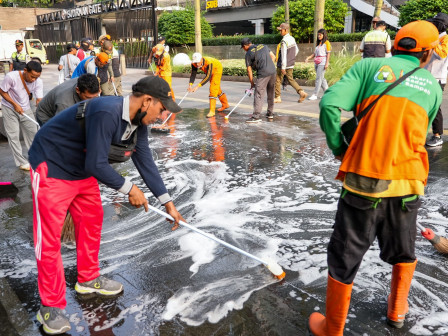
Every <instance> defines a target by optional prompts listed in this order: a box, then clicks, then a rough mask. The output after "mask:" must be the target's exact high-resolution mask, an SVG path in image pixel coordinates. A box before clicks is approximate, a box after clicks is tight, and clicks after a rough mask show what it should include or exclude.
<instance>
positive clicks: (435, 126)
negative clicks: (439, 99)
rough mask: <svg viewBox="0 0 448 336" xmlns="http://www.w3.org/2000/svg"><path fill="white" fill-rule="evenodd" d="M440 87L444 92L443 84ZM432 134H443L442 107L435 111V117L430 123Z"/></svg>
mask: <svg viewBox="0 0 448 336" xmlns="http://www.w3.org/2000/svg"><path fill="white" fill-rule="evenodd" d="M439 84H440V87H441V88H442V91H444V90H445V84H442V83H440V81H439ZM432 134H440V135H442V134H443V115H442V105H440V106H439V110H438V111H437V115H436V117H435V118H434V121H433V122H432Z"/></svg>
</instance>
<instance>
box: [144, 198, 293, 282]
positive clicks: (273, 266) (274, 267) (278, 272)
mask: <svg viewBox="0 0 448 336" xmlns="http://www.w3.org/2000/svg"><path fill="white" fill-rule="evenodd" d="M148 207H149V209H151V210H152V211H154V212H157V213H158V214H160V215H162V216H164V217H166V218H168V219H169V220H172V221H174V219H173V217H171V216H170V215H169V214H167V213H166V212H164V211H162V210H160V209H157V208H155V207H153V206H151V205H149V204H148ZM179 224H181V225H182V226H185V227H186V228H188V229H190V230H192V231H194V232H196V233H199V234H200V235H202V236H204V237H207V238H209V239H211V240H214V241H215V242H217V243H219V244H221V245H224V246H225V247H228V248H229V249H232V250H234V251H235V252H238V253H241V254H243V255H245V256H246V257H249V258H251V259H254V260H256V261H258V262H259V263H261V264H263V265H264V266H266V267H267V269H268V270H269V271H271V273H272V274H273V275H274V276H275V277H276V278H277V279H279V280H282V279H283V278H284V277H285V275H286V274H285V272H284V271H283V269H282V268H281V266H280V265H279V264H277V263H276V262H274V261H270V262H267V261H265V260H262V259H260V258H258V257H256V256H254V255H252V254H250V253H248V252H246V251H243V250H242V249H240V248H238V247H236V246H233V245H231V244H229V243H227V242H225V241H223V240H221V239H219V238H216V237H215V236H213V235H211V234H210V233H207V232H204V231H202V230H200V229H198V228H196V227H194V226H192V225H190V224H187V223H185V222H184V221H179Z"/></svg>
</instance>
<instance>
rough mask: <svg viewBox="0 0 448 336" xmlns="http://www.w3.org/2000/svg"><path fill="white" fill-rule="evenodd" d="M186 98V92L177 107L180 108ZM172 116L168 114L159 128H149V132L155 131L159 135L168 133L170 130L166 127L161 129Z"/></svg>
mask: <svg viewBox="0 0 448 336" xmlns="http://www.w3.org/2000/svg"><path fill="white" fill-rule="evenodd" d="M186 96H188V91H187V92H186V93H185V95H184V96H183V98H182V99H181V100H180V102H179V104H177V105H179V106H180V104H182V102H183V101H184V99H185V97H186ZM172 115H173V114H172V113H170V115H169V116H168V117H167V118H166V119H165V120H164V121H163V123H162V124H161V125H160V126H153V127H151V131H156V132H161V133H167V132H169V130H170V129H169V128H168V127H163V126H165V124H166V122H167V121H168V120H170V118H171V116H172Z"/></svg>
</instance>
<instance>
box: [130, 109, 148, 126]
mask: <svg viewBox="0 0 448 336" xmlns="http://www.w3.org/2000/svg"><path fill="white" fill-rule="evenodd" d="M146 114H147V112H142V109H139V110H138V111H137V113H136V114H135V117H134V118H133V119H132V121H131V122H132V124H134V125H136V126H142V125H143V124H142V119H143V118H144V117H145V116H146Z"/></svg>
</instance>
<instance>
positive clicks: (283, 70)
mask: <svg viewBox="0 0 448 336" xmlns="http://www.w3.org/2000/svg"><path fill="white" fill-rule="evenodd" d="M277 30H279V31H280V34H281V35H282V36H283V38H282V40H281V42H280V43H279V44H278V46H277V52H276V61H277V79H276V82H275V99H274V103H281V102H282V99H281V91H280V87H281V85H282V82H283V77H285V76H286V78H287V79H288V82H289V85H291V86H292V87H293V88H294V90H296V92H297V93H298V94H299V96H300V98H299V103H301V102H303V101H304V100H305V98H306V97H307V96H308V94H307V93H306V92H305V91H304V90H303V89H302V88H301V87H300V85H299V84H298V83H297V82H296V81H295V79H294V76H293V72H294V64H295V62H296V56H297V53H298V52H299V47H297V43H296V40H295V39H294V37H292V36H291V35H290V34H289V24H288V23H285V22H283V23H282V24H281V25H280V26H279V27H277Z"/></svg>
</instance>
